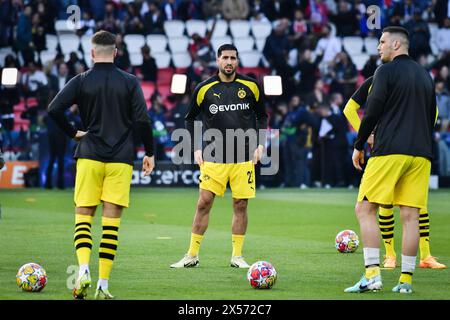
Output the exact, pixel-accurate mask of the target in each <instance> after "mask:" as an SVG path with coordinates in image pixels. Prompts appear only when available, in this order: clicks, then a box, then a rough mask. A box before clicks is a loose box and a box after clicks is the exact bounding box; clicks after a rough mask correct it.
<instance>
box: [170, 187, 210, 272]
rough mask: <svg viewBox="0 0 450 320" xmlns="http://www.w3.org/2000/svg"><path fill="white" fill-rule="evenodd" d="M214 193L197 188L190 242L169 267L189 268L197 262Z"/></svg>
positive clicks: (196, 264)
mask: <svg viewBox="0 0 450 320" xmlns="http://www.w3.org/2000/svg"><path fill="white" fill-rule="evenodd" d="M215 196H216V195H215V194H214V193H212V192H211V191H208V190H205V189H201V188H200V189H199V197H198V201H197V209H196V210H195V216H194V222H193V223H192V233H191V242H190V245H189V250H188V252H187V254H186V255H185V256H184V257H183V258H182V259H181V260H180V261H178V262H176V263H173V264H171V265H170V267H171V268H190V267H196V266H198V264H199V259H198V252H199V250H200V245H201V243H202V240H203V235H204V234H205V232H206V229H208V223H209V212H210V211H211V208H212V205H213V203H214V198H215Z"/></svg>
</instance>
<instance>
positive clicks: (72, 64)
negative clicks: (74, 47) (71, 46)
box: [66, 51, 90, 77]
mask: <svg viewBox="0 0 450 320" xmlns="http://www.w3.org/2000/svg"><path fill="white" fill-rule="evenodd" d="M89 55H90V54H89ZM66 64H67V67H68V68H69V76H70V77H74V76H75V75H76V74H77V73H76V68H77V66H78V65H80V64H82V65H83V66H84V67H86V62H84V59H80V57H79V56H78V53H77V52H75V51H72V52H71V53H70V55H69V60H67V61H66Z"/></svg>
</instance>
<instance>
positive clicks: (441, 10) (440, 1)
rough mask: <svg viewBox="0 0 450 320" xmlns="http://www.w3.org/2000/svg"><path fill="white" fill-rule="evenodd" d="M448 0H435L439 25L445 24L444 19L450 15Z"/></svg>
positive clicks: (440, 26) (435, 13) (435, 11)
mask: <svg viewBox="0 0 450 320" xmlns="http://www.w3.org/2000/svg"><path fill="white" fill-rule="evenodd" d="M448 6H449V5H448V0H434V16H435V19H436V22H437V23H438V27H439V28H442V27H443V26H444V21H445V19H446V18H448V17H449V16H450V14H449V7H448Z"/></svg>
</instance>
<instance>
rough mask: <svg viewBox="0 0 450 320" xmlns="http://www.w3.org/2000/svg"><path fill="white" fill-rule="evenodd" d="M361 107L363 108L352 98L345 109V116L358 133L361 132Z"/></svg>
mask: <svg viewBox="0 0 450 320" xmlns="http://www.w3.org/2000/svg"><path fill="white" fill-rule="evenodd" d="M360 107H361V106H360V105H359V104H358V103H357V102H356V101H355V100H353V99H351V98H350V100H348V102H347V104H346V105H345V108H344V115H345V117H346V118H347V120H348V122H350V124H351V126H352V127H353V129H355V131H356V132H358V131H359V126H360V125H361V119H360V118H359V116H358V110H359V108H360Z"/></svg>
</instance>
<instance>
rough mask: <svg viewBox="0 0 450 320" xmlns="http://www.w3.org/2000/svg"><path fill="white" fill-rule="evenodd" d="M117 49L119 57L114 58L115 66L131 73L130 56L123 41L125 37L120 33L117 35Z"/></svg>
mask: <svg viewBox="0 0 450 320" xmlns="http://www.w3.org/2000/svg"><path fill="white" fill-rule="evenodd" d="M116 48H117V55H116V57H115V58H114V64H115V65H116V66H117V67H118V68H120V69H122V70H125V71H130V67H131V62H130V54H129V53H128V48H127V44H126V43H125V42H124V41H123V35H122V34H120V33H118V34H117V35H116Z"/></svg>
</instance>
